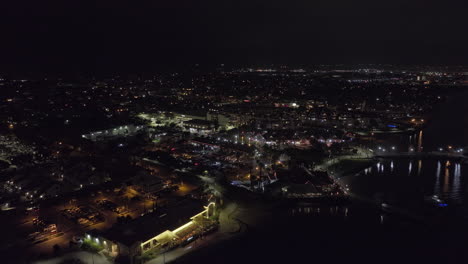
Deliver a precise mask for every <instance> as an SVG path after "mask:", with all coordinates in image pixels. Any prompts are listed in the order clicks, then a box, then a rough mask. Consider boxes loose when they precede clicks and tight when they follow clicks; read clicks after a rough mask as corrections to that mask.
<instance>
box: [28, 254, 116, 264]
mask: <svg viewBox="0 0 468 264" xmlns="http://www.w3.org/2000/svg"><path fill="white" fill-rule="evenodd" d="M67 259H80V260H81V261H83V262H84V263H86V264H113V262H110V261H109V260H107V258H106V257H104V256H102V255H99V254H93V253H89V252H86V251H79V252H72V253H69V254H65V255H63V256H60V257H56V258H53V259H48V260H41V261H36V262H33V264H59V263H61V262H62V261H64V260H67Z"/></svg>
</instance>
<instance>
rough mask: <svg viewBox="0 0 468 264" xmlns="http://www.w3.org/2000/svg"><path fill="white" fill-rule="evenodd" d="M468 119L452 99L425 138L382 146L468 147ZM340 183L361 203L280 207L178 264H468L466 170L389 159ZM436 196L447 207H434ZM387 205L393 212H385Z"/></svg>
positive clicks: (460, 98) (467, 106) (466, 106)
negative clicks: (238, 233) (233, 236)
mask: <svg viewBox="0 0 468 264" xmlns="http://www.w3.org/2000/svg"><path fill="white" fill-rule="evenodd" d="M465 113H468V93H463V94H460V95H457V96H454V97H453V98H452V99H450V100H449V102H448V103H447V104H445V105H444V106H442V107H441V108H440V109H439V112H438V114H436V115H435V116H434V118H433V119H432V120H431V122H430V124H429V125H428V127H427V128H425V129H424V130H423V131H422V132H417V133H416V134H414V135H392V136H391V137H387V138H381V141H380V142H381V143H382V144H387V145H386V147H387V148H389V149H390V147H391V146H395V148H397V149H398V150H405V151H406V150H408V149H409V148H416V149H422V150H429V151H430V150H436V149H437V148H439V147H441V146H447V145H452V146H457V147H462V146H468V115H467V116H465ZM457 120H458V121H457ZM341 180H342V181H343V182H345V183H348V184H349V186H350V187H351V190H352V192H353V193H354V194H355V196H356V197H357V198H359V199H356V200H357V201H352V202H351V203H349V204H345V205H338V206H337V205H323V204H321V205H320V204H302V205H294V206H290V207H286V208H279V209H278V210H276V211H275V212H273V214H272V217H271V219H269V220H267V221H265V222H264V223H263V224H262V225H257V226H254V227H249V229H248V231H247V232H246V233H245V235H243V236H241V237H239V238H236V239H232V240H229V241H227V242H223V243H220V244H218V245H216V246H212V247H208V248H205V249H201V250H198V251H196V252H194V253H192V254H190V255H188V256H186V257H184V258H182V259H180V260H178V262H179V263H202V262H204V263H468V254H467V253H466V252H468V228H467V227H468V220H466V218H467V216H468V195H467V190H468V183H467V182H468V165H466V164H460V163H457V162H449V161H447V160H443V159H442V160H437V159H424V160H419V159H414V160H411V159H394V160H391V159H388V160H382V161H381V162H380V163H378V164H375V165H374V166H373V167H371V168H368V169H367V170H365V171H363V172H362V173H359V174H357V175H354V176H349V177H345V178H343V179H341ZM433 195H438V196H439V198H440V199H442V200H443V201H444V203H447V204H448V206H447V207H443V208H440V207H438V206H437V205H436V204H434V203H432V202H431V200H430V199H431V196H433ZM361 201H362V202H361ZM381 202H385V203H388V204H390V205H391V208H390V209H384V208H382V207H381V206H379V205H380V203H381Z"/></svg>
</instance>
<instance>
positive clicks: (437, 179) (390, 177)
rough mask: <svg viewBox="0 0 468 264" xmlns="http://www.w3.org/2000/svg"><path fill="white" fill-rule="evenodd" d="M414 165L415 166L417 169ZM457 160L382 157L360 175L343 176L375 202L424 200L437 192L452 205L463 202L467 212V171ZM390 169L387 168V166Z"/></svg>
mask: <svg viewBox="0 0 468 264" xmlns="http://www.w3.org/2000/svg"><path fill="white" fill-rule="evenodd" d="M414 166H416V167H415V168H414ZM464 166H466V165H465V164H461V163H460V162H456V161H452V162H450V161H447V160H436V159H426V160H421V159H418V160H408V159H394V160H381V161H380V162H378V163H376V164H375V165H374V166H372V167H369V168H367V169H365V170H363V171H362V172H361V173H360V174H358V175H357V176H350V177H346V178H343V179H342V181H343V182H344V183H346V184H349V186H350V188H351V192H352V193H353V194H355V195H357V196H360V197H367V198H368V199H370V200H375V201H377V202H378V201H379V200H380V201H384V200H385V201H387V200H389V201H390V200H391V201H394V202H395V203H398V204H399V205H405V204H412V203H413V204H416V203H418V202H419V203H422V201H424V199H425V198H427V197H430V196H433V195H438V196H439V197H440V198H441V199H442V200H444V201H445V202H447V203H449V205H450V204H457V205H462V207H464V208H465V210H466V212H467V213H468V202H467V200H468V196H467V195H466V194H465V190H466V189H468V185H467V181H465V180H464V177H465V176H466V175H464V174H466V171H467V170H464V169H463V167H464ZM386 167H387V168H390V169H387V170H385V168H386Z"/></svg>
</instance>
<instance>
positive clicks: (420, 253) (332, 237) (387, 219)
mask: <svg viewBox="0 0 468 264" xmlns="http://www.w3.org/2000/svg"><path fill="white" fill-rule="evenodd" d="M429 222H430V221H429ZM460 224H462V223H459V222H457V223H455V222H454V224H453V225H452V224H450V221H447V222H438V223H437V224H434V223H432V224H429V223H428V222H426V221H417V220H413V219H409V218H407V217H405V216H400V215H392V213H385V212H382V211H380V210H369V209H368V208H365V207H361V206H359V207H358V206H336V207H335V206H325V207H324V206H322V207H316V206H309V207H308V206H303V207H296V208H293V209H290V210H289V211H288V213H287V214H284V213H275V214H274V217H273V218H272V219H271V221H269V222H267V223H264V224H262V225H261V226H255V227H251V226H249V227H248V228H247V229H248V232H247V233H245V234H244V235H241V236H239V237H237V238H234V239H232V240H229V241H224V242H221V243H219V244H217V245H214V246H211V247H207V248H203V249H200V250H198V251H195V252H193V253H191V254H188V255H186V256H184V257H182V258H181V259H178V260H177V261H175V263H305V262H310V263H312V262H314V263H467V261H468V254H467V251H466V249H467V243H466V240H465V238H466V236H465V235H464V234H466V230H461V229H459V228H458V227H457V226H459V225H460Z"/></svg>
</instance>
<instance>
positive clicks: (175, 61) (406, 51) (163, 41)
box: [0, 0, 468, 71]
mask: <svg viewBox="0 0 468 264" xmlns="http://www.w3.org/2000/svg"><path fill="white" fill-rule="evenodd" d="M5 2H10V3H5ZM466 2H467V1H453V0H439V1H434V0H393V1H388V0H320V1H317V0H302V1H297V0H288V1H278V0H269V1H267V0H265V1H257V0H248V1H245V0H237V1H223V0H217V1H215V0H198V1H188V0H165V1H161V0H153V1H146V0H128V1H121V0H115V1H99V0H95V1H88V0H60V1H55V2H52V1H40V0H27V1H21V0H14V1H2V4H0V5H2V6H0V13H1V15H0V22H1V24H0V34H1V36H2V37H1V38H0V50H1V54H0V69H2V70H9V71H12V70H16V71H22V70H28V71H54V70H55V71H81V70H85V71H103V70H109V71H114V70H115V71H139V70H152V69H154V68H164V67H174V66H175V67H177V66H184V65H190V64H194V63H200V64H216V63H226V64H227V65H232V64H237V65H247V64H257V65H262V64H270V63H274V64H292V65H294V64H303V65H314V64H322V63H324V64H336V63H343V64H356V63H396V64H437V65H440V64H451V65H454V64H455V65H456V64H464V65H466V64H467V61H468V49H467V47H468V30H467V28H468V15H467V13H468V10H467V3H466Z"/></svg>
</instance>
